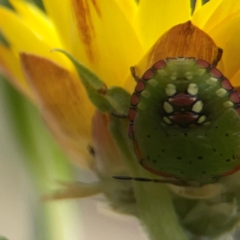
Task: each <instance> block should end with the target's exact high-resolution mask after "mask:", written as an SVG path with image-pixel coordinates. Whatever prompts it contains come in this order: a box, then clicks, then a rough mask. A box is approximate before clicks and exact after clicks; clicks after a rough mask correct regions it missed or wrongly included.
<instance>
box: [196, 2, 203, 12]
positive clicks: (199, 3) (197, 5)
mask: <svg viewBox="0 0 240 240" xmlns="http://www.w3.org/2000/svg"><path fill="white" fill-rule="evenodd" d="M201 7H202V0H196V3H195V8H194V13H196V12H197V11H198V10H199V9H201Z"/></svg>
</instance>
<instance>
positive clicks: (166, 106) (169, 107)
mask: <svg viewBox="0 0 240 240" xmlns="http://www.w3.org/2000/svg"><path fill="white" fill-rule="evenodd" d="M163 108H164V110H165V111H166V112H167V113H171V112H172V111H173V107H172V105H171V104H170V103H169V102H164V103H163Z"/></svg>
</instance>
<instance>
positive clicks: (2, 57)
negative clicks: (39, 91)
mask: <svg viewBox="0 0 240 240" xmlns="http://www.w3.org/2000/svg"><path fill="white" fill-rule="evenodd" d="M0 72H1V73H2V74H3V75H5V76H6V77H7V78H8V79H9V81H11V83H12V84H13V85H14V86H15V87H16V88H17V89H18V90H20V91H21V92H22V93H23V94H24V95H25V96H27V97H28V98H29V99H30V100H31V101H33V102H35V96H34V94H33V93H32V91H31V89H30V87H29V85H28V84H27V82H26V80H25V78H24V76H23V73H22V69H21V66H20V62H19V60H18V59H17V58H16V57H15V56H14V55H13V53H12V51H11V50H10V49H9V48H7V47H5V46H3V45H1V44H0Z"/></svg>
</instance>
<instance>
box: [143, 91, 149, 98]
mask: <svg viewBox="0 0 240 240" xmlns="http://www.w3.org/2000/svg"><path fill="white" fill-rule="evenodd" d="M141 95H142V96H143V97H145V98H150V96H151V93H150V92H148V91H147V90H143V91H142V92H141Z"/></svg>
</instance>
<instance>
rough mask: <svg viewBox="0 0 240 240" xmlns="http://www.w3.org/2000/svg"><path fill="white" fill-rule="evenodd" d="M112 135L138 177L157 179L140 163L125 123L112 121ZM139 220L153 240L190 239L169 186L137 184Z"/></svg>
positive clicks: (135, 184)
mask: <svg viewBox="0 0 240 240" xmlns="http://www.w3.org/2000/svg"><path fill="white" fill-rule="evenodd" d="M110 128H111V133H112V135H113V137H114V139H115V141H116V143H117V145H118V146H119V148H120V151H121V153H122V155H123V159H125V160H126V164H127V165H128V167H129V169H130V170H131V174H133V176H134V177H135V176H137V177H146V178H156V176H153V174H151V173H148V172H147V171H146V170H144V169H142V167H141V166H140V165H139V164H138V161H137V159H136V157H134V154H133V152H132V151H131V148H130V147H129V144H131V142H129V139H128V138H127V137H126V136H125V135H126V131H125V130H123V129H126V121H124V120H119V119H116V118H115V119H113V122H112V125H111V126H110ZM133 190H134V193H135V197H136V202H137V208H138V212H139V218H140V220H141V221H142V224H143V225H144V227H145V229H146V231H147V232H148V234H149V237H150V239H151V240H159V239H164V240H173V239H174V240H187V239H188V238H187V236H186V234H185V232H184V230H183V228H182V227H181V225H180V222H179V220H178V218H177V216H176V213H175V210H174V206H173V203H172V199H171V195H170V192H169V190H168V188H167V187H166V185H163V184H158V183H149V182H134V184H133Z"/></svg>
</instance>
